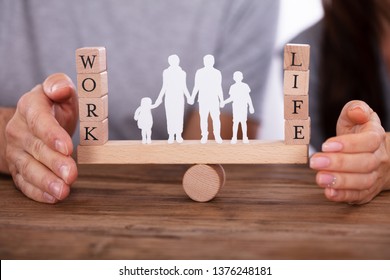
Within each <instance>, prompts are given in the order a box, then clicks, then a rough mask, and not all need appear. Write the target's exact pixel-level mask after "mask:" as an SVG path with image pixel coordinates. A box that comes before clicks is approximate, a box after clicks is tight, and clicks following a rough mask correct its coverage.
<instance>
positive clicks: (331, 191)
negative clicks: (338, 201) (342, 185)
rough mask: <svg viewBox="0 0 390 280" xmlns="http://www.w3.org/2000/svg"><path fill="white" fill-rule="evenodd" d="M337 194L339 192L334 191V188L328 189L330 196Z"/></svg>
mask: <svg viewBox="0 0 390 280" xmlns="http://www.w3.org/2000/svg"><path fill="white" fill-rule="evenodd" d="M338 194H339V192H338V191H336V190H335V189H330V196H331V197H335V196H337V195H338Z"/></svg>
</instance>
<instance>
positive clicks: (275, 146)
mask: <svg viewBox="0 0 390 280" xmlns="http://www.w3.org/2000/svg"><path fill="white" fill-rule="evenodd" d="M307 160H308V149H307V147H304V146H301V145H296V146H294V145H285V144H284V143H283V141H272V142H269V141H260V140H251V141H250V143H249V144H242V143H237V144H235V145H232V144H230V141H224V143H222V144H217V143H215V142H213V141H209V142H208V143H207V144H200V142H199V141H196V140H190V141H184V142H183V143H182V144H177V143H175V144H167V142H166V141H165V140H161V141H156V140H154V141H153V142H152V144H150V145H147V144H141V141H108V142H107V143H106V144H105V145H103V146H79V147H78V149H77V161H78V163H79V164H89V163H94V164H105V163H106V164H240V163H242V164H265V163H273V164H276V163H286V164H287V163H297V164H299V163H300V164H304V163H307Z"/></svg>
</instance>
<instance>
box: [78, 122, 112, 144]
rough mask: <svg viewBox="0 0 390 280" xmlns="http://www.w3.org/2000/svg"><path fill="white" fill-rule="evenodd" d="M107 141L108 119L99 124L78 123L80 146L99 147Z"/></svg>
mask: <svg viewBox="0 0 390 280" xmlns="http://www.w3.org/2000/svg"><path fill="white" fill-rule="evenodd" d="M107 141H108V119H105V120H103V121H100V122H80V145H82V146H100V145H104V144H105V143H106V142H107Z"/></svg>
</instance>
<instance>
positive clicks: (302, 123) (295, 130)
mask: <svg viewBox="0 0 390 280" xmlns="http://www.w3.org/2000/svg"><path fill="white" fill-rule="evenodd" d="M284 142H285V144H287V145H308V144H309V143H310V118H308V119H307V120H285V121H284Z"/></svg>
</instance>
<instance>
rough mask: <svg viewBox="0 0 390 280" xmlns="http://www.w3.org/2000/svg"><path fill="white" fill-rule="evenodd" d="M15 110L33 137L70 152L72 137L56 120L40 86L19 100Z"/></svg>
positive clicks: (52, 147) (69, 153) (55, 148)
mask: <svg viewBox="0 0 390 280" xmlns="http://www.w3.org/2000/svg"><path fill="white" fill-rule="evenodd" d="M17 112H18V113H19V114H20V116H21V117H22V118H23V119H24V122H25V123H26V124H27V127H28V131H31V132H32V134H33V135H34V136H35V137H37V138H38V139H41V140H42V141H43V142H44V143H45V144H46V145H47V146H49V147H50V148H51V149H53V150H56V151H58V152H60V153H62V154H63V155H66V156H68V155H71V154H72V152H73V144H72V139H71V138H70V136H69V134H68V133H67V132H66V131H65V129H63V128H62V127H61V125H59V123H58V121H57V120H56V118H55V116H54V112H53V104H52V101H51V100H50V99H48V98H47V97H46V95H45V94H44V93H43V91H42V87H41V86H36V87H35V88H33V89H32V90H31V91H30V92H29V93H27V94H25V95H24V96H23V97H22V98H21V99H20V100H19V102H18V106H17Z"/></svg>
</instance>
